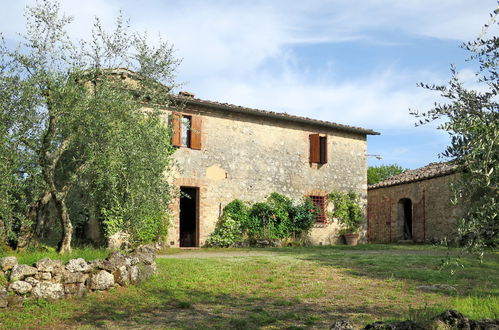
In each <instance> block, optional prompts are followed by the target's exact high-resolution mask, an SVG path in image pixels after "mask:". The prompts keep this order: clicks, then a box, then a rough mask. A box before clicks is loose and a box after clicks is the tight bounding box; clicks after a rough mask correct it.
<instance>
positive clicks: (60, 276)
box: [52, 268, 69, 283]
mask: <svg viewBox="0 0 499 330" xmlns="http://www.w3.org/2000/svg"><path fill="white" fill-rule="evenodd" d="M68 274H69V271H67V270H66V268H59V269H58V270H55V271H54V272H53V273H52V282H55V283H64V279H65V278H66V277H67V276H68Z"/></svg>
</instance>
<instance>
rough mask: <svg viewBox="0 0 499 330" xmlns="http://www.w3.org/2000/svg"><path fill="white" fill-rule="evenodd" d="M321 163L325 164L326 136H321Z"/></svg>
mask: <svg viewBox="0 0 499 330" xmlns="http://www.w3.org/2000/svg"><path fill="white" fill-rule="evenodd" d="M320 141H321V164H327V136H321V138H320Z"/></svg>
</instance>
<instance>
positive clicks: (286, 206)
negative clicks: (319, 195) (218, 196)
mask: <svg viewBox="0 0 499 330" xmlns="http://www.w3.org/2000/svg"><path fill="white" fill-rule="evenodd" d="M316 214H318V209H317V207H316V206H315V205H314V203H313V202H312V201H311V200H310V199H309V198H306V199H304V200H303V201H302V202H301V203H300V204H297V205H295V204H294V203H293V200H291V199H290V198H289V197H287V196H284V195H281V194H278V193H275V192H274V193H272V194H270V195H269V197H268V198H267V200H266V201H265V202H257V203H254V204H253V205H251V206H248V205H246V204H245V203H243V202H241V201H240V200H237V199H236V200H234V201H232V202H231V203H229V204H227V206H226V207H225V208H224V212H223V215H222V217H221V218H220V220H219V222H218V224H217V227H216V228H215V231H214V232H213V233H212V234H211V235H210V237H209V238H208V240H207V242H206V245H207V246H217V247H229V246H234V245H236V244H237V243H239V242H242V241H243V240H244V239H246V238H247V239H248V240H249V241H250V243H252V242H253V243H254V242H255V241H256V240H261V239H280V240H282V239H286V238H294V239H298V238H302V236H303V235H304V234H305V233H307V232H308V231H309V230H310V228H311V227H312V225H313V224H314V222H315V217H316Z"/></svg>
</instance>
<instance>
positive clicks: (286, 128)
mask: <svg viewBox="0 0 499 330" xmlns="http://www.w3.org/2000/svg"><path fill="white" fill-rule="evenodd" d="M183 113H184V114H187V115H199V116H201V118H202V128H201V140H202V148H201V150H193V149H190V148H186V147H180V148H179V149H178V150H177V151H176V152H175V154H174V159H175V160H176V162H177V163H178V168H179V171H178V173H175V174H174V177H175V181H174V182H175V184H176V185H178V186H190V187H197V188H199V200H200V201H199V209H198V219H199V221H198V222H199V233H198V245H200V246H202V245H203V244H204V242H205V240H206V239H207V238H208V236H209V234H210V233H211V232H212V231H213V230H214V228H215V224H216V222H217V220H218V218H219V216H220V215H221V212H222V210H223V208H224V207H225V205H227V204H228V203H229V202H231V201H232V200H234V199H241V200H243V201H249V202H257V201H263V200H264V199H265V198H266V197H267V196H268V195H269V194H270V193H272V192H278V193H281V194H284V195H286V196H289V197H291V198H293V199H294V200H299V199H301V198H303V197H304V196H307V195H326V194H328V193H329V192H331V191H338V190H339V191H345V192H347V191H355V192H357V193H359V194H360V195H361V196H362V198H363V203H364V204H365V202H366V198H367V179H366V170H367V163H366V151H367V150H366V149H367V147H366V136H365V134H360V133H350V132H343V131H339V130H336V129H332V128H325V127H321V126H318V125H313V124H302V123H293V122H286V121H284V120H276V119H272V118H262V117H257V116H254V115H248V114H240V113H233V112H229V111H225V112H224V111H221V110H217V109H211V108H208V107H201V106H199V107H194V106H191V107H190V108H187V109H185V110H183ZM170 115H171V113H170V112H169V111H165V121H167V120H168V119H167V117H168V116H170ZM314 133H319V134H321V135H326V136H327V143H328V146H327V148H328V159H327V164H323V165H320V164H310V163H309V150H310V149H309V148H310V146H309V135H310V134H314ZM172 210H173V213H174V222H173V224H172V227H171V228H170V231H169V239H168V242H169V244H170V245H172V246H179V202H178V200H177V201H176V202H175V203H173V205H172ZM337 229H338V226H337V223H336V222H334V223H329V224H320V225H319V224H318V225H317V226H315V227H314V228H313V230H312V232H311V236H310V238H311V241H312V242H313V243H314V244H334V243H336V241H337V240H338V236H337Z"/></svg>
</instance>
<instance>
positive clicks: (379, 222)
mask: <svg viewBox="0 0 499 330" xmlns="http://www.w3.org/2000/svg"><path fill="white" fill-rule="evenodd" d="M458 179H459V174H450V175H445V176H440V177H436V178H431V179H426V180H422V181H416V182H410V183H404V184H399V185H393V186H388V187H380V188H375V189H369V191H368V205H369V237H370V242H372V243H395V242H398V241H400V240H402V239H403V237H402V230H403V228H402V224H401V222H402V221H403V216H401V213H402V211H403V210H401V209H400V206H399V201H400V200H401V199H404V198H407V199H410V200H411V202H412V206H413V210H412V212H413V221H414V220H415V219H416V220H418V221H419V220H421V221H422V222H421V223H420V224H417V225H419V226H420V229H418V230H421V231H422V232H421V235H419V236H420V237H417V238H416V239H415V241H416V242H422V241H425V242H434V241H439V240H441V239H443V238H448V239H451V240H453V239H455V237H456V232H457V221H458V219H459V218H460V217H462V216H463V210H462V208H461V207H458V206H455V205H451V203H450V200H451V197H452V192H451V187H450V185H451V183H453V182H456V181H457V180H458ZM413 230H414V229H413Z"/></svg>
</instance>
